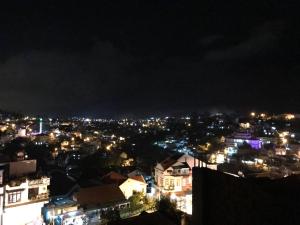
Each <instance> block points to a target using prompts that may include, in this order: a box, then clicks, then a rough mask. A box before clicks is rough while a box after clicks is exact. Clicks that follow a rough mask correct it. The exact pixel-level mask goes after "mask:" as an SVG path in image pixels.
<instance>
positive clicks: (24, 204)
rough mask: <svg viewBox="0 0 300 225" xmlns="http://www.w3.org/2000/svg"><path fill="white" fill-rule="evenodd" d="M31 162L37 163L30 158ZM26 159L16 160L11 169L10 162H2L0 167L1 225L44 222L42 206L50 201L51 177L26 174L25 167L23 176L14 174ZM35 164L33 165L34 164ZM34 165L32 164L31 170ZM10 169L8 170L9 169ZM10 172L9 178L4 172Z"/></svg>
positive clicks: (24, 224)
mask: <svg viewBox="0 0 300 225" xmlns="http://www.w3.org/2000/svg"><path fill="white" fill-rule="evenodd" d="M28 161H29V162H28V163H29V164H34V165H36V161H35V160H28ZM24 162H25V163H26V160H24V161H20V164H19V165H18V162H14V164H13V167H14V169H13V170H11V168H10V167H11V166H10V163H7V164H1V169H0V184H1V187H0V217H1V220H0V225H29V224H34V225H39V224H42V223H43V220H42V215H41V214H42V212H41V210H42V207H43V206H44V204H45V203H48V199H49V193H48V186H49V185H50V178H48V177H34V174H30V176H27V175H26V167H24V170H23V174H22V176H14V178H12V175H13V174H14V173H15V169H16V167H18V166H20V168H21V167H22V165H24ZM34 165H33V166H34ZM31 169H32V166H30V170H28V171H30V172H31ZM7 170H8V171H7ZM4 173H8V174H9V178H8V180H5V179H4V176H3V174H4Z"/></svg>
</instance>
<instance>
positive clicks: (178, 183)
mask: <svg viewBox="0 0 300 225" xmlns="http://www.w3.org/2000/svg"><path fill="white" fill-rule="evenodd" d="M176 186H177V187H180V180H179V179H177V182H176Z"/></svg>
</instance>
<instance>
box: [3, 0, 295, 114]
mask: <svg viewBox="0 0 300 225" xmlns="http://www.w3.org/2000/svg"><path fill="white" fill-rule="evenodd" d="M292 3H293V1H287V2H285V3H282V2H280V4H279V1H277V0H275V1H272V2H270V1H267V0H262V1H261V0H260V1H258V0H254V1H251V2H249V1H247V2H246V1H229V2H228V1H219V2H215V1H206V0H204V1H198V2H193V3H189V2H183V1H176V0H175V1H151V2H148V3H144V2H142V1H130V2H128V1H103V2H101V4H100V5H99V6H93V5H89V4H87V3H82V4H77V3H75V2H74V3H72V4H66V3H62V2H60V3H57V2H56V1H49V2H47V1H45V2H44V1H43V2H38V1H26V3H25V2H22V3H20V4H17V6H11V7H9V8H5V7H3V8H1V9H0V16H1V18H2V20H0V28H1V32H0V48H1V50H2V51H1V53H0V79H1V82H0V108H4V109H8V110H17V111H21V112H25V113H33V114H36V113H37V114H42V113H45V114H52V115H53V114H54V115H55V114H58V115H60V114H64V115H74V114H81V115H83V114H92V115H107V116H115V115H124V114H128V113H129V114H138V115H143V114H145V113H146V114H152V113H154V114H156V113H165V112H172V111H180V110H183V111H191V110H201V109H204V108H210V107H213V108H216V107H222V108H236V109H238V108H242V109H248V108H250V109H252V108H256V107H257V108H262V109H270V110H274V108H275V110H278V107H277V109H276V107H275V105H277V104H279V105H280V106H281V107H280V109H279V110H282V111H285V110H300V105H299V104H298V102H299V101H298V99H299V97H300V96H299V94H298V90H299V88H298V86H297V83H299V81H300V80H299V78H296V77H297V74H298V72H299V62H298V59H299V48H300V47H299V43H298V42H299V32H298V31H299V24H298V22H296V21H297V18H298V12H297V10H296V7H295V5H293V4H292Z"/></svg>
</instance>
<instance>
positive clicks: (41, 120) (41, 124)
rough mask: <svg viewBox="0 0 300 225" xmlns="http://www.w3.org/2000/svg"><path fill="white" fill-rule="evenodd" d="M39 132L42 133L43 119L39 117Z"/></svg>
mask: <svg viewBox="0 0 300 225" xmlns="http://www.w3.org/2000/svg"><path fill="white" fill-rule="evenodd" d="M39 133H40V134H41V133H43V119H42V118H40V132H39Z"/></svg>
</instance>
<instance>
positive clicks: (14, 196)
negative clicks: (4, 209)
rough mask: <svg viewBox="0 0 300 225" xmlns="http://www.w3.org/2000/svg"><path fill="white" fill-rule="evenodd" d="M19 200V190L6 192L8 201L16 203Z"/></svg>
mask: <svg viewBox="0 0 300 225" xmlns="http://www.w3.org/2000/svg"><path fill="white" fill-rule="evenodd" d="M20 201H21V192H20V191H18V192H13V193H9V194H8V203H16V202H20Z"/></svg>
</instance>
